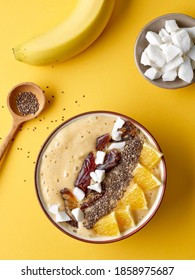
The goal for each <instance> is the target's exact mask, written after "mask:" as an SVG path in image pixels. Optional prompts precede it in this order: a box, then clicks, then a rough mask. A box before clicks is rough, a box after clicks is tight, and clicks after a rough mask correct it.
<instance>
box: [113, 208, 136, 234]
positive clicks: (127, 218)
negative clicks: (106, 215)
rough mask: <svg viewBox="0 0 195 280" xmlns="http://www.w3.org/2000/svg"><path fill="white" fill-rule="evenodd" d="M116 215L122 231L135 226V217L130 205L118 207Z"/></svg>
mask: <svg viewBox="0 0 195 280" xmlns="http://www.w3.org/2000/svg"><path fill="white" fill-rule="evenodd" d="M115 215H116V220H117V223H118V227H119V230H120V232H124V231H126V230H128V229H129V228H131V227H133V226H135V224H134V221H133V218H132V216H131V214H130V207H129V206H126V208H119V209H117V210H116V211H115Z"/></svg>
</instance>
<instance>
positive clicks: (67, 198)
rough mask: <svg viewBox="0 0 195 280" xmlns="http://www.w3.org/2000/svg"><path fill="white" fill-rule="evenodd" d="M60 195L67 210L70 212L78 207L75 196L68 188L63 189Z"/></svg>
mask: <svg viewBox="0 0 195 280" xmlns="http://www.w3.org/2000/svg"><path fill="white" fill-rule="evenodd" d="M60 194H61V196H62V198H63V200H64V204H65V207H66V208H69V209H70V210H72V209H74V208H76V207H77V200H76V198H75V196H74V194H73V193H72V192H71V191H70V190H69V189H67V188H63V189H62V190H61V191H60Z"/></svg>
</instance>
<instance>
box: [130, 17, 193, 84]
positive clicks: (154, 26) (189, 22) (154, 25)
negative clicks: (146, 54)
mask: <svg viewBox="0 0 195 280" xmlns="http://www.w3.org/2000/svg"><path fill="white" fill-rule="evenodd" d="M172 19H173V20H176V22H177V24H178V26H179V27H181V28H182V27H193V26H195V19H194V18H192V17H190V16H187V15H185V14H178V13H172V14H166V15H163V16H160V17H157V18H155V19H153V20H152V21H151V22H149V23H148V24H147V25H145V27H144V28H143V29H142V30H141V31H140V33H139V35H138V37H137V39H136V42H135V49H134V57H135V62H136V65H137V67H138V69H139V71H140V73H141V74H142V75H143V77H144V78H145V79H146V80H148V81H149V82H150V83H152V84H153V85H155V86H158V87H160V88H166V89H177V88H183V87H186V86H189V85H191V84H193V83H194V81H195V78H193V80H192V82H191V83H190V84H188V83H186V82H184V81H183V80H181V79H179V78H178V77H177V78H176V80H175V81H172V82H164V81H163V80H162V79H161V78H159V79H157V80H150V79H149V78H147V77H146V76H145V75H144V73H145V71H146V70H147V69H148V67H147V66H144V65H143V64H141V63H140V59H141V54H142V52H143V51H144V49H145V48H146V47H147V46H148V44H149V43H148V41H147V40H146V38H145V36H146V33H147V32H148V31H153V32H156V33H158V32H159V31H160V29H161V28H164V27H165V21H166V20H172Z"/></svg>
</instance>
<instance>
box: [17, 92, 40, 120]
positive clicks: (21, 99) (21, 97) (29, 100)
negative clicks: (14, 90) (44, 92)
mask: <svg viewBox="0 0 195 280" xmlns="http://www.w3.org/2000/svg"><path fill="white" fill-rule="evenodd" d="M16 106H17V108H18V111H19V112H20V113H21V114H22V115H23V116H26V115H34V114H35V113H36V112H37V111H38V109H39V103H38V100H37V98H36V96H35V95H34V94H33V93H32V92H20V93H19V94H18V95H17V97H16Z"/></svg>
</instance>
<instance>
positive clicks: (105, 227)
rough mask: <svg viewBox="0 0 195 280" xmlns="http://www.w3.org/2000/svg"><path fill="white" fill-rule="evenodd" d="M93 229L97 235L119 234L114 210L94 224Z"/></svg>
mask: <svg viewBox="0 0 195 280" xmlns="http://www.w3.org/2000/svg"><path fill="white" fill-rule="evenodd" d="M93 229H94V230H95V232H96V233H97V234H99V235H105V236H117V235H119V234H120V232H119V227H118V224H117V221H116V217H115V212H111V213H110V214H108V215H106V216H105V217H103V218H101V219H100V220H99V221H97V223H96V224H95V225H94V227H93Z"/></svg>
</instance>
